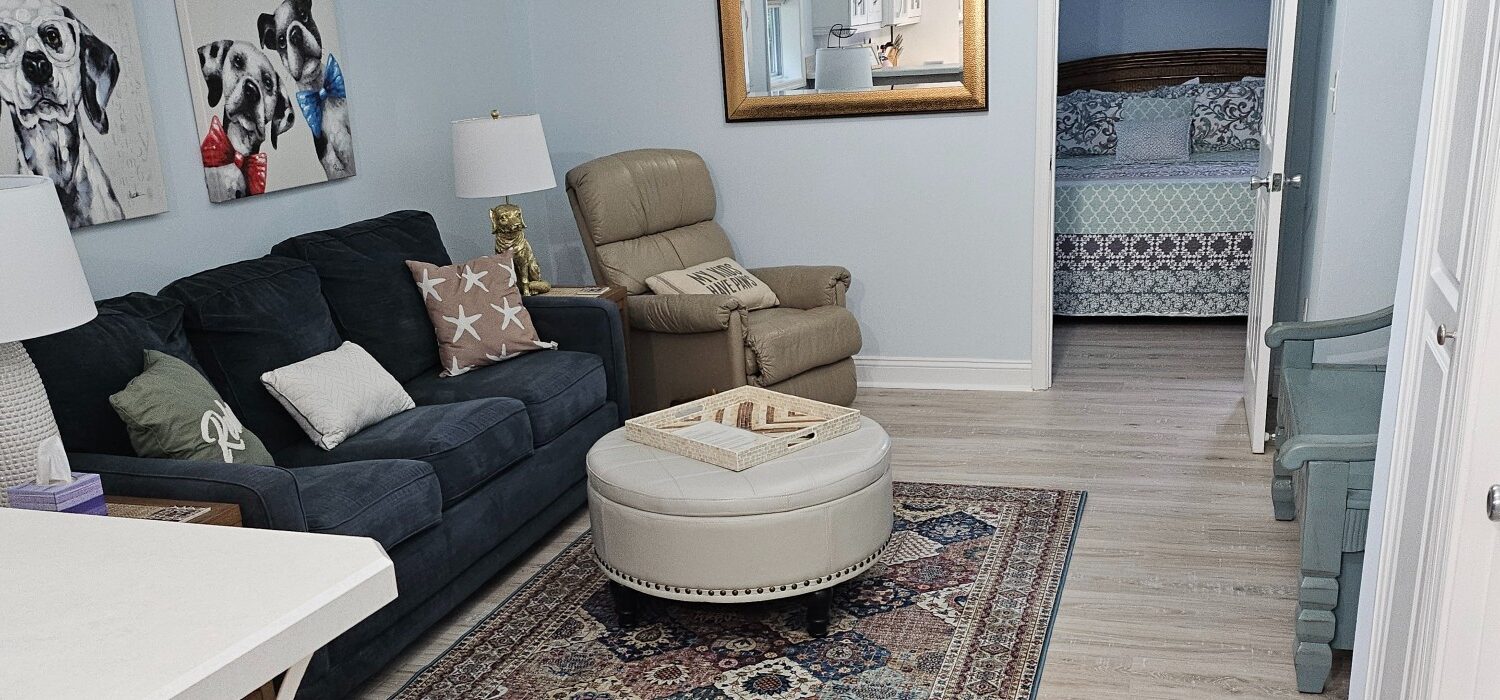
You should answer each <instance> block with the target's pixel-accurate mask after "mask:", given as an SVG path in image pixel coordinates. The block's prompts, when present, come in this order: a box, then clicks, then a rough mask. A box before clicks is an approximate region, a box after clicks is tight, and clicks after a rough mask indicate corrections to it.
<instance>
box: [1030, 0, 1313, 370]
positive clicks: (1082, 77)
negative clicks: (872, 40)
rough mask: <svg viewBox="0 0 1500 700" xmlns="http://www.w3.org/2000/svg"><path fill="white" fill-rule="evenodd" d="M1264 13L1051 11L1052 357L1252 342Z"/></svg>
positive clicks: (1097, 0) (1259, 4) (1070, 0)
mask: <svg viewBox="0 0 1500 700" xmlns="http://www.w3.org/2000/svg"><path fill="white" fill-rule="evenodd" d="M1272 6H1273V3H1272V2H1270V1H1269V0H1261V1H1253V0H1252V1H1245V0H1224V1H1223V2H1202V3H1163V2H1121V1H1118V0H1062V2H1061V3H1060V6H1059V8H1058V9H1059V15H1058V43H1057V46H1058V63H1057V90H1056V94H1057V111H1056V121H1055V126H1056V130H1055V132H1054V134H1053V136H1054V149H1055V150H1054V153H1055V161H1054V162H1055V168H1054V171H1053V175H1054V179H1053V181H1052V182H1051V183H1049V185H1050V186H1051V187H1052V193H1053V197H1054V200H1053V221H1052V231H1051V232H1050V233H1051V237H1050V241H1049V243H1050V247H1049V251H1048V252H1049V253H1050V255H1051V257H1050V261H1049V263H1050V273H1051V277H1052V289H1051V290H1050V292H1051V293H1050V295H1049V298H1048V301H1050V304H1051V309H1050V312H1051V314H1052V316H1053V318H1052V322H1053V325H1054V333H1053V343H1054V347H1055V352H1056V353H1058V354H1059V355H1064V356H1065V355H1066V354H1067V353H1069V352H1071V351H1073V350H1074V349H1081V348H1091V349H1092V350H1090V351H1092V352H1097V351H1098V349H1099V348H1100V347H1101V346H1102V347H1107V346H1108V343H1109V342H1111V339H1118V342H1119V343H1120V344H1121V352H1122V353H1124V352H1128V350H1126V348H1127V347H1130V346H1131V345H1133V344H1139V343H1140V342H1141V341H1142V339H1144V338H1147V337H1149V338H1150V339H1151V340H1150V343H1156V344H1158V345H1159V346H1165V345H1174V346H1191V345H1193V344H1195V343H1202V342H1213V343H1223V342H1226V341H1227V342H1231V343H1233V342H1236V341H1235V339H1236V338H1239V339H1241V340H1240V341H1238V342H1241V343H1244V340H1243V339H1245V338H1247V337H1248V335H1250V332H1249V331H1248V329H1247V327H1246V319H1247V316H1251V317H1254V316H1255V314H1256V309H1255V308H1254V304H1253V303H1252V301H1253V300H1254V299H1255V298H1256V294H1257V292H1258V291H1259V290H1258V289H1257V285H1256V284H1255V283H1254V280H1253V276H1254V275H1255V274H1264V271H1263V270H1261V269H1259V268H1260V265H1261V263H1260V261H1257V260H1256V255H1255V253H1256V251H1257V244H1256V241H1257V235H1256V233H1257V215H1258V213H1259V214H1260V215H1261V216H1266V214H1267V212H1264V211H1262V212H1258V208H1260V206H1261V205H1262V204H1263V203H1262V202H1261V201H1259V200H1260V199H1263V198H1258V196H1257V195H1258V192H1257V190H1256V189H1255V188H1253V187H1252V186H1251V184H1250V183H1251V182H1252V179H1253V178H1256V177H1257V175H1258V174H1261V173H1262V171H1265V170H1267V165H1268V164H1267V163H1266V162H1264V161H1265V160H1266V159H1265V158H1263V155H1264V154H1263V153H1262V148H1261V147H1262V141H1263V140H1265V139H1266V138H1267V136H1266V134H1265V132H1266V131H1268V129H1267V128H1265V126H1266V125H1263V121H1264V119H1265V116H1266V104H1267V95H1266V85H1267V82H1266V72H1267V48H1268V46H1269V45H1270V44H1271V43H1272V39H1273V37H1272V30H1273V29H1276V28H1279V27H1278V26H1277V24H1276V23H1273V22H1272V19H1273V18H1272V16H1271V15H1272ZM1273 89H1274V88H1273ZM1273 97H1274V95H1273ZM1269 126H1270V127H1271V129H1269V130H1270V131H1274V128H1275V124H1271V125H1269ZM1283 128H1284V127H1283ZM1283 133H1284V132H1283ZM1282 190H1284V187H1278V188H1277V192H1278V193H1279V192H1280V191H1282ZM1279 200H1280V195H1279V194H1278V195H1277V201H1276V202H1275V204H1277V205H1278V206H1279V203H1280V201H1279ZM1271 215H1272V216H1274V215H1275V212H1271ZM1272 262H1273V263H1274V262H1275V261H1274V260H1273V261H1272ZM1272 274H1274V273H1272ZM1244 344H1245V346H1246V347H1247V348H1248V343H1244ZM1148 345H1149V343H1148ZM1104 357H1106V358H1107V357H1109V355H1108V354H1106V355H1105V356H1104ZM1244 357H1245V356H1244V355H1243V354H1242V355H1241V364H1242V365H1243V363H1244ZM1222 370H1223V373H1224V374H1225V375H1226V378H1228V379H1229V380H1230V381H1232V380H1233V378H1234V377H1236V376H1237V375H1238V374H1239V372H1240V370H1239V368H1234V367H1226V368H1222Z"/></svg>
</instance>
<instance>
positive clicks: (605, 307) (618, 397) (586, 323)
mask: <svg viewBox="0 0 1500 700" xmlns="http://www.w3.org/2000/svg"><path fill="white" fill-rule="evenodd" d="M525 305H526V310H527V312H528V313H530V314H531V321H532V323H534V324H535V325H536V330H537V335H538V336H539V337H540V338H541V339H542V340H548V341H553V342H556V343H557V344H558V346H560V347H561V348H562V349H564V350H573V351H577V352H588V353H593V354H595V355H598V356H599V358H600V359H602V360H604V372H605V375H606V377H607V378H608V380H609V394H608V396H609V400H610V401H613V402H615V405H616V406H618V407H619V409H620V418H621V420H624V419H625V418H626V417H628V416H630V405H629V404H630V388H629V386H628V385H627V380H626V377H627V376H628V370H627V369H626V366H625V332H624V327H623V325H622V324H621V321H620V308H619V307H618V306H617V305H616V304H615V303H614V302H611V301H606V300H604V299H594V298H590V297H564V296H546V295H543V296H530V297H526V299H525Z"/></svg>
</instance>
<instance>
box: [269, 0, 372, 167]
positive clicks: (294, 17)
mask: <svg viewBox="0 0 1500 700" xmlns="http://www.w3.org/2000/svg"><path fill="white" fill-rule="evenodd" d="M312 8H313V0H282V3H281V5H279V6H278V7H277V8H276V11H275V12H273V13H268V14H263V15H261V16H260V20H259V23H258V24H259V29H260V43H261V46H262V47H263V48H266V49H272V50H274V51H276V53H277V54H279V55H280V56H281V62H282V65H284V66H285V67H286V71H287V73H288V74H289V75H291V76H292V81H293V82H295V83H296V84H297V106H298V107H300V108H301V110H302V117H303V121H305V122H307V127H308V128H309V129H311V130H312V136H313V147H314V148H316V149H317V152H318V160H319V161H320V162H321V163H322V164H323V172H325V173H327V174H328V179H330V180H337V179H340V178H346V177H349V176H351V175H353V174H354V137H353V136H352V134H351V133H350V130H349V95H348V91H347V90H346V89H345V87H344V71H343V69H342V68H341V67H340V66H339V62H338V59H337V58H334V56H333V54H327V55H326V56H325V55H324V52H323V35H322V34H321V33H320V32H319V31H318V23H317V21H315V20H314V19H313V13H312Z"/></svg>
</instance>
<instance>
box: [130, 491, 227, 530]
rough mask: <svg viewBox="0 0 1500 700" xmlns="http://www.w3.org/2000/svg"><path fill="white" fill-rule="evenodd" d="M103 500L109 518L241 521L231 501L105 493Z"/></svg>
mask: <svg viewBox="0 0 1500 700" xmlns="http://www.w3.org/2000/svg"><path fill="white" fill-rule="evenodd" d="M104 503H105V504H106V505H108V506H109V515H110V517H112V518H136V519H141V520H163V521H166V522H173V523H193V524H196V525H224V526H228V527H242V526H243V525H244V523H243V522H242V521H241V520H240V507H239V506H237V505H235V504H233V503H206V502H200V501H172V500H166V499H159V498H130V497H127V496H105V497H104Z"/></svg>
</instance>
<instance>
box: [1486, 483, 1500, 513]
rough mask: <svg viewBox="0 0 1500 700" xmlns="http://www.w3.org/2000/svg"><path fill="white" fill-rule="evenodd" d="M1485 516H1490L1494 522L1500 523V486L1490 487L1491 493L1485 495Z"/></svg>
mask: <svg viewBox="0 0 1500 700" xmlns="http://www.w3.org/2000/svg"><path fill="white" fill-rule="evenodd" d="M1484 514H1485V515H1487V516H1489V518H1490V520H1491V521H1493V522H1500V484H1495V485H1494V486H1491V487H1490V492H1489V493H1488V494H1486V495H1485V499H1484Z"/></svg>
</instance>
